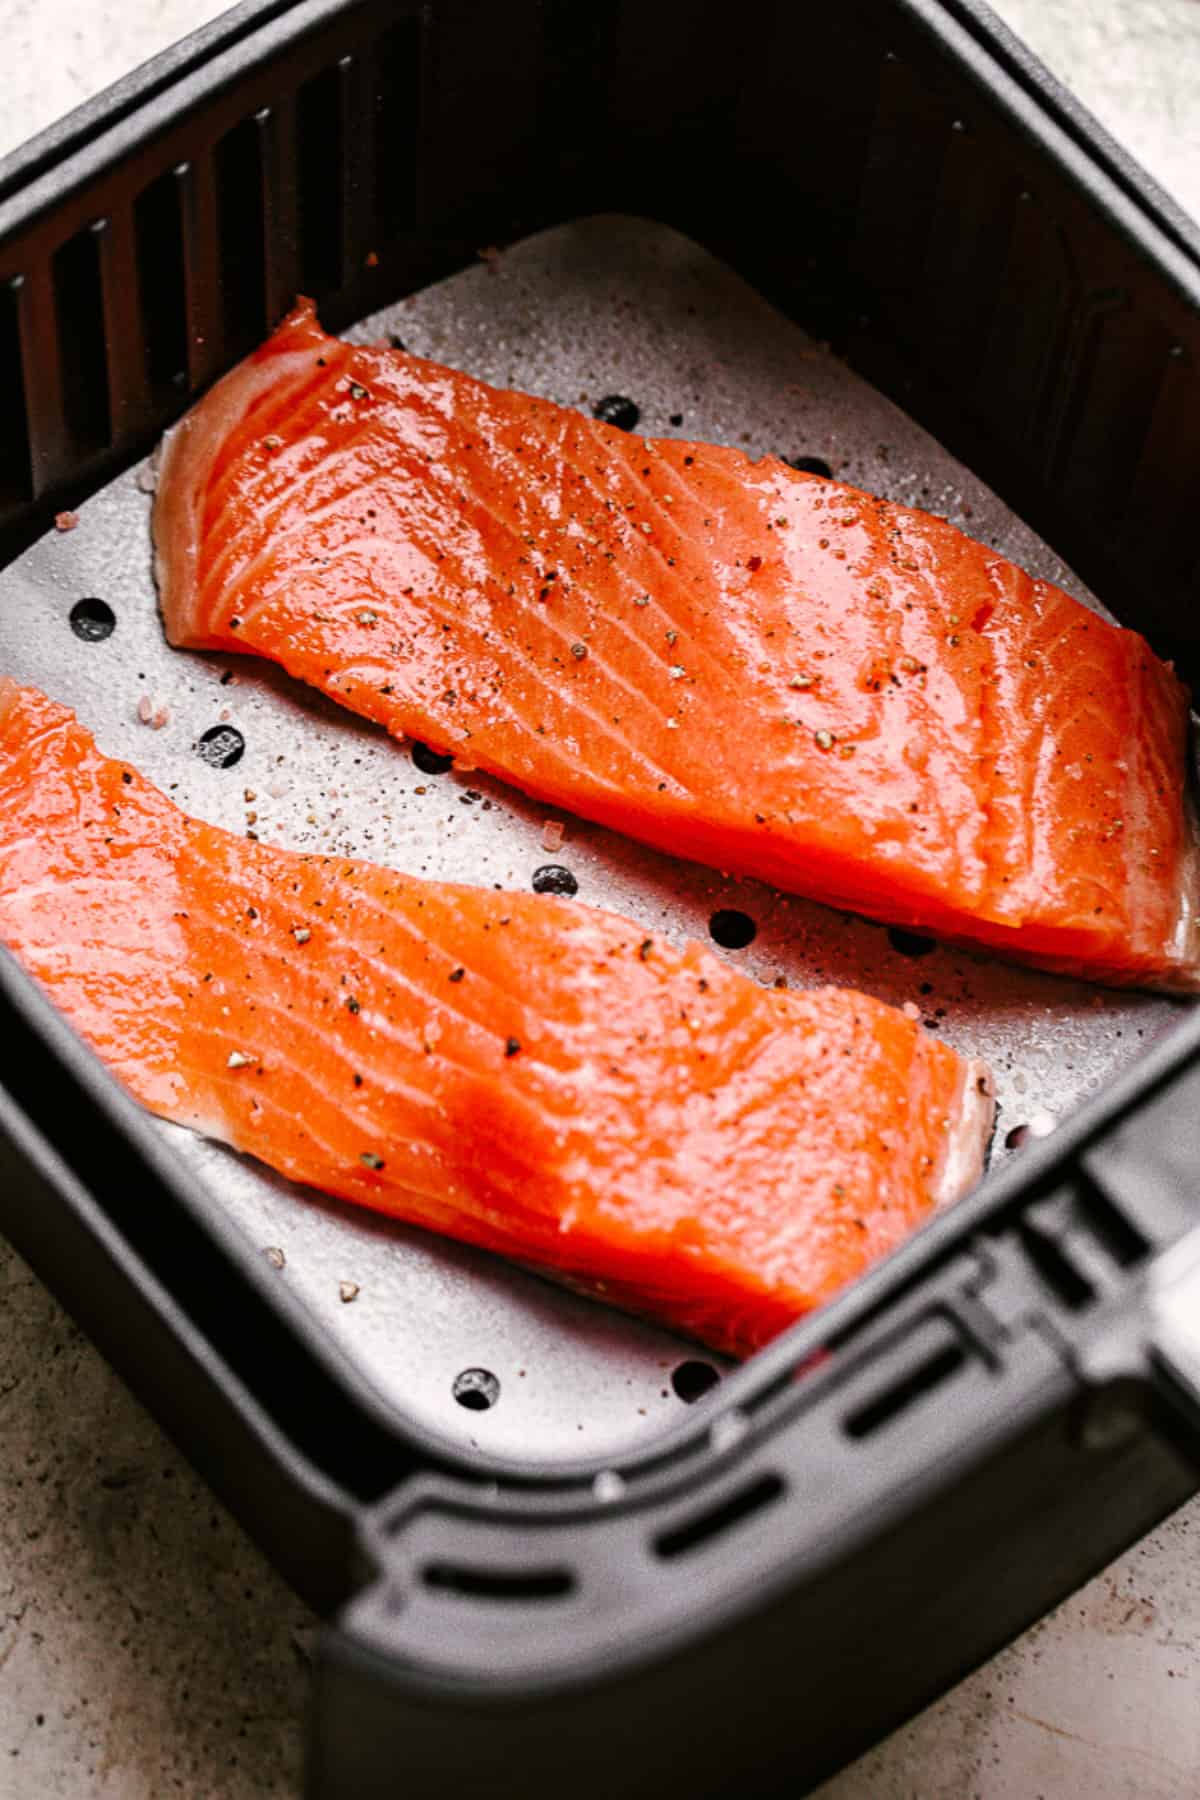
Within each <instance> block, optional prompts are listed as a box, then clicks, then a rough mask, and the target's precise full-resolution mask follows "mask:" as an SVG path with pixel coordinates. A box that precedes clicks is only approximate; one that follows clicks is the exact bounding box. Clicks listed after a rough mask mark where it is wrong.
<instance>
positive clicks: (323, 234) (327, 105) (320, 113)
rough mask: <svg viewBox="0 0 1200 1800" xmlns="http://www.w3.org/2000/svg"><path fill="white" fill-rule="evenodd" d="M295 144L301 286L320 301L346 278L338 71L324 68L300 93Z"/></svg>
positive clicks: (342, 129)
mask: <svg viewBox="0 0 1200 1800" xmlns="http://www.w3.org/2000/svg"><path fill="white" fill-rule="evenodd" d="M296 143H297V174H298V179H299V187H300V269H301V286H302V288H303V290H304V292H305V293H306V294H313V295H316V296H317V297H320V296H321V295H322V294H327V293H329V292H330V291H331V290H332V289H334V288H337V287H339V286H340V285H341V279H342V234H343V230H344V224H345V219H344V213H343V205H342V165H343V162H344V160H345V155H346V143H345V121H344V118H343V115H342V83H341V79H340V75H339V71H338V70H337V69H326V70H325V72H324V74H322V75H318V76H316V77H315V78H314V79H313V80H312V81H309V82H306V83H305V85H304V86H303V87H302V88H301V89H300V94H299V99H298V102H297V106H296Z"/></svg>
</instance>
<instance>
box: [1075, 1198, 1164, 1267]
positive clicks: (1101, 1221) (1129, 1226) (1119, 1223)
mask: <svg viewBox="0 0 1200 1800" xmlns="http://www.w3.org/2000/svg"><path fill="white" fill-rule="evenodd" d="M1079 1198H1080V1201H1081V1204H1082V1209H1083V1214H1084V1217H1085V1219H1086V1220H1087V1223H1088V1225H1089V1226H1090V1227H1091V1229H1092V1231H1093V1232H1094V1233H1095V1236H1096V1238H1097V1239H1098V1241H1099V1242H1100V1244H1101V1245H1102V1246H1103V1247H1104V1249H1105V1250H1106V1251H1107V1252H1108V1254H1109V1256H1110V1257H1111V1258H1112V1260H1113V1262H1115V1263H1116V1265H1117V1267H1118V1268H1119V1269H1131V1268H1132V1267H1133V1266H1134V1264H1135V1263H1140V1262H1141V1261H1142V1259H1143V1257H1145V1256H1146V1255H1147V1254H1148V1252H1149V1249H1150V1245H1149V1243H1148V1242H1147V1240H1146V1239H1145V1238H1144V1237H1143V1236H1142V1234H1141V1232H1140V1231H1139V1230H1138V1228H1137V1226H1136V1225H1135V1224H1134V1223H1133V1222H1132V1220H1130V1219H1129V1218H1127V1217H1126V1215H1125V1214H1124V1213H1123V1212H1121V1211H1120V1209H1119V1208H1118V1207H1116V1206H1114V1205H1113V1203H1112V1201H1111V1200H1110V1199H1109V1197H1108V1195H1107V1194H1106V1193H1105V1192H1104V1191H1103V1189H1102V1188H1099V1187H1096V1186H1094V1185H1093V1184H1092V1183H1090V1182H1086V1183H1081V1185H1080V1190H1079Z"/></svg>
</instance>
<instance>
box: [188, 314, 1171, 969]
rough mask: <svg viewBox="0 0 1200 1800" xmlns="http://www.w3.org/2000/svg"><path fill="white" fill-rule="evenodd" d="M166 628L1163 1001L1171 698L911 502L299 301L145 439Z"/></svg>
mask: <svg viewBox="0 0 1200 1800" xmlns="http://www.w3.org/2000/svg"><path fill="white" fill-rule="evenodd" d="M154 534H155V542H156V568H157V577H158V582H159V589H160V595H161V600H162V607H163V613H164V617H165V621H166V627H167V631H168V634H169V636H170V638H171V640H172V641H173V642H174V643H176V644H180V645H189V646H194V647H198V648H207V649H219V650H221V651H225V652H229V651H237V650H241V651H246V652H253V653H256V654H258V655H261V656H266V657H269V658H271V659H273V660H274V661H276V662H278V663H280V664H282V665H283V667H284V668H285V669H287V670H288V671H289V672H290V673H291V674H292V675H294V676H297V677H299V678H300V679H301V680H303V681H306V682H309V683H311V684H312V685H314V686H315V687H317V688H320V689H321V690H322V691H323V692H324V693H326V694H328V695H330V696H332V698H334V699H335V700H338V701H340V702H341V703H342V704H343V705H345V706H347V707H349V708H351V709H352V710H353V711H355V712H357V713H361V714H363V715H365V716H366V717H367V718H370V719H373V720H376V721H378V722H379V723H380V724H382V725H383V726H385V727H386V728H387V730H388V731H390V732H392V733H394V734H396V735H397V736H400V735H410V736H413V737H415V738H418V739H420V740H422V741H424V742H426V743H428V744H429V745H431V746H433V747H435V748H436V749H438V750H441V751H448V752H452V753H453V754H454V755H455V756H456V757H457V758H458V760H459V762H460V765H461V766H462V767H464V768H479V769H483V770H487V771H489V772H490V773H491V774H493V775H496V776H498V777H500V778H501V779H503V780H506V781H509V782H512V783H514V784H515V785H516V786H518V787H520V788H522V789H524V790H525V791H526V792H528V793H530V794H533V795H536V796H538V797H539V798H541V799H542V800H546V801H549V802H551V803H553V804H555V805H558V806H561V807H565V808H568V809H573V810H574V811H575V812H577V813H580V814H582V815H584V816H585V817H587V818H590V819H595V820H598V821H600V822H601V823H602V824H605V825H608V826H611V827H613V828H615V829H616V830H618V831H622V832H625V833H627V834H628V835H630V836H631V837H635V838H639V839H641V840H642V841H644V842H646V843H649V844H653V845H655V846H657V847H658V848H660V849H663V850H666V851H668V852H671V853H673V854H677V855H680V856H684V857H688V858H692V859H694V860H696V861H699V862H704V863H709V864H712V865H714V866H715V867H718V868H720V869H723V870H728V871H735V872H737V873H739V874H743V875H752V876H757V877H759V878H761V879H763V880H766V881H769V882H773V883H775V884H776V885H777V886H779V887H781V888H785V889H788V890H791V891H793V892H796V893H801V894H805V895H807V896H809V897H810V898H814V899H818V900H823V901H826V902H828V903H830V904H832V905H836V906H839V907H843V908H848V909H850V910H853V911H856V912H860V913H865V914H867V915H868V916H870V917H873V918H878V919H884V920H888V921H891V922H893V923H896V924H900V925H905V926H909V927H915V928H917V929H920V930H926V931H929V932H932V933H934V934H935V935H938V936H941V937H944V938H946V939H948V940H950V941H953V942H958V943H963V944H967V945H975V946H980V947H983V948H985V949H988V950H994V951H999V952H1001V953H1003V954H1005V955H1008V956H1011V957H1015V958H1017V959H1019V960H1022V961H1025V962H1029V963H1033V964H1035V965H1038V966H1042V967H1045V968H1049V969H1054V970H1059V971H1064V972H1068V973H1072V974H1077V975H1081V976H1085V977H1090V978H1093V979H1095V980H1099V981H1107V982H1114V983H1122V984H1135V985H1144V986H1155V987H1162V988H1177V989H1194V988H1196V986H1197V985H1198V983H1197V971H1198V967H1200V956H1198V946H1200V925H1198V922H1197V919H1196V917H1195V901H1194V895H1195V889H1196V877H1197V845H1196V832H1195V828H1194V823H1193V818H1192V814H1191V809H1190V806H1189V802H1188V798H1187V791H1186V785H1187V784H1186V759H1187V721H1188V703H1187V695H1186V692H1185V690H1184V688H1183V686H1182V685H1181V683H1180V682H1179V681H1178V680H1177V679H1176V677H1175V675H1174V674H1173V673H1172V671H1171V669H1170V668H1169V667H1168V666H1166V665H1165V664H1163V663H1162V662H1160V661H1159V660H1158V659H1157V658H1156V657H1155V656H1154V654H1153V652H1152V651H1151V650H1150V648H1149V646H1148V645H1147V644H1146V643H1145V641H1144V640H1143V639H1142V638H1140V637H1139V636H1137V634H1136V633H1134V632H1132V631H1127V630H1123V629H1122V628H1120V627H1119V626H1116V625H1113V624H1110V623H1108V622H1107V621H1105V620H1104V619H1102V618H1100V617H1098V616H1097V615H1096V614H1094V613H1093V612H1091V611H1089V610H1088V609H1087V608H1085V607H1083V606H1081V605H1080V604H1078V602H1076V601H1075V600H1072V599H1071V598H1070V597H1069V596H1068V595H1067V594H1065V593H1063V592H1062V591H1061V589H1059V588H1057V587H1054V586H1052V585H1051V584H1050V583H1048V582H1045V581H1035V580H1033V579H1031V578H1030V577H1029V576H1028V575H1026V574H1024V573H1023V572H1022V571H1021V570H1020V569H1018V568H1016V567H1014V566H1013V564H1011V563H1009V562H1006V561H1005V560H1004V558H1003V557H1001V556H999V555H998V554H997V553H996V552H994V551H993V550H990V549H988V548H987V547H986V546H985V545H983V544H979V543H975V542H973V541H972V540H971V539H970V538H968V537H965V536H964V535H963V534H962V533H961V532H959V531H957V530H956V529H954V528H953V527H952V526H951V525H949V524H947V523H946V522H945V521H944V520H942V519H937V518H933V517H931V516H930V515H928V514H926V513H921V512H917V511H913V510H911V509H909V508H907V507H903V506H896V505H893V504H891V503H890V502H889V501H886V500H881V499H876V498H874V497H872V496H871V495H869V494H865V493H861V492H859V491H857V490H856V489H853V488H850V487H846V486H843V485H842V484H840V483H838V482H836V481H831V480H826V479H823V478H820V477H818V476H815V475H810V474H802V473H798V472H797V471H795V470H793V469H791V468H789V467H788V466H787V465H785V464H784V463H782V462H779V461H777V460H776V459H774V458H771V457H765V458H763V459H762V460H761V461H759V462H753V461H751V460H750V459H749V458H748V457H747V456H746V455H744V454H743V453H742V452H741V451H738V450H733V449H724V448H718V447H715V446H713V445H710V444H700V443H687V442H684V441H682V440H677V439H658V440H650V439H646V438H642V437H639V436H632V435H630V434H629V433H627V432H624V431H621V430H619V429H617V428H616V427H615V426H610V425H606V424H602V423H598V422H596V421H594V420H592V419H590V418H588V417H585V416H584V415H583V414H581V413H579V412H577V411H574V410H572V409H570V408H566V407H561V406H556V405H554V404H552V403H551V402H549V401H546V400H541V399H535V398H532V397H530V396H529V395H525V394H518V393H511V392H504V391H500V390H498V389H495V388H492V387H489V386H487V385H486V384H485V383H483V382H481V381H477V380H475V379H473V378H472V377H471V376H469V375H465V374H461V373H459V372H457V371H455V370H452V369H448V368H443V367H440V366H439V365H438V364H436V363H432V362H427V361H424V360H422V359H421V358H419V357H416V356H411V355H408V354H406V353H405V352H403V351H400V350H394V349H388V348H379V347H361V346H354V345H350V344H346V343H343V342H341V341H339V340H338V339H336V338H332V337H329V336H327V335H326V334H325V333H324V332H323V331H322V330H321V327H320V325H319V324H318V322H317V319H316V316H315V314H314V311H313V308H312V306H311V304H310V303H308V302H301V303H300V304H299V305H298V306H297V307H296V309H295V311H294V312H293V313H292V314H291V316H290V317H289V318H288V319H287V320H285V322H284V323H283V324H282V325H281V326H280V328H279V330H278V331H277V332H276V333H275V334H274V336H273V337H272V338H271V339H270V340H269V341H268V342H267V343H266V344H265V345H264V346H263V347H262V348H261V349H260V350H258V351H257V352H256V353H255V354H254V355H252V356H251V357H249V358H248V359H247V360H246V361H245V362H243V363H242V364H241V365H240V366H239V367H238V368H236V369H234V370H233V371H232V373H230V374H229V375H227V376H226V377H225V379H224V380H223V381H221V382H219V383H218V384H217V386H216V387H215V388H214V389H213V390H212V391H211V392H210V393H209V394H208V396H207V397H206V398H205V399H203V400H202V401H201V402H200V404H199V405H198V406H197V407H196V408H195V409H194V410H193V411H192V412H191V413H190V414H189V415H188V416H187V417H186V418H185V419H184V420H183V422H182V423H181V424H180V425H179V426H178V427H176V429H175V430H174V432H173V433H172V434H171V435H170V437H169V439H168V442H167V444H166V447H165V452H164V455H163V460H162V466H161V474H160V479H159V485H158V492H157V498H156V503H155V512H154Z"/></svg>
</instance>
